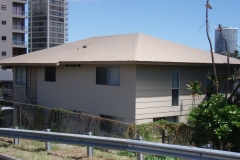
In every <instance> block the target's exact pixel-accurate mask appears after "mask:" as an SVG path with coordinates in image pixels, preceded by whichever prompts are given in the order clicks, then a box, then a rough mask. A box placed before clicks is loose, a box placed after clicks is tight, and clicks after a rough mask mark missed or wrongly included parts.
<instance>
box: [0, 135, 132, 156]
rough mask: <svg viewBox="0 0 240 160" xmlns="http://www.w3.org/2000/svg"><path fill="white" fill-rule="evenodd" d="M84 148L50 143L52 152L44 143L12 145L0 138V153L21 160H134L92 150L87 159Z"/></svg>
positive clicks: (112, 151)
mask: <svg viewBox="0 0 240 160" xmlns="http://www.w3.org/2000/svg"><path fill="white" fill-rule="evenodd" d="M86 151H87V149H86V147H81V146H76V145H67V144H58V143H52V150H51V151H46V150H45V142H40V141H34V140H25V139H20V140H19V145H14V144H13V138H5V137H0V153H4V154H7V155H10V156H14V157H16V158H20V159H23V160H76V159H82V160H90V159H91V160H135V159H136V158H130V157H126V156H120V155H118V154H117V151H114V150H106V151H103V150H99V149H95V150H94V157H93V158H87V153H86Z"/></svg>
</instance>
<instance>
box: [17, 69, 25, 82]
mask: <svg viewBox="0 0 240 160" xmlns="http://www.w3.org/2000/svg"><path fill="white" fill-rule="evenodd" d="M26 76H27V72H26V67H16V84H20V85H25V84H26Z"/></svg>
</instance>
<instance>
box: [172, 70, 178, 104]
mask: <svg viewBox="0 0 240 160" xmlns="http://www.w3.org/2000/svg"><path fill="white" fill-rule="evenodd" d="M178 105H179V69H178V68H173V69H172V106H178Z"/></svg>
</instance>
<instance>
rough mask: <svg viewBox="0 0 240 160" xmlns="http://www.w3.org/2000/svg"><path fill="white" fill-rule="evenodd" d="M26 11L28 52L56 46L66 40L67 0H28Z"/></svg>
mask: <svg viewBox="0 0 240 160" xmlns="http://www.w3.org/2000/svg"><path fill="white" fill-rule="evenodd" d="M28 11H29V19H28V27H29V29H28V31H29V33H28V52H34V51H37V50H41V49H45V48H50V47H54V46H58V45H61V44H63V43H65V41H67V36H68V28H67V26H68V1H67V0H29V3H28Z"/></svg>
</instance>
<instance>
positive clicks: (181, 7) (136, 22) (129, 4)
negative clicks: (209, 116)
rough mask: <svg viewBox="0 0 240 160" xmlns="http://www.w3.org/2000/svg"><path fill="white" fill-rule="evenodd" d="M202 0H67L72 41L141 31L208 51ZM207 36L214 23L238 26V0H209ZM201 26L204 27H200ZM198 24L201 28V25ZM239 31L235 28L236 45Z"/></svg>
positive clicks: (239, 3) (239, 0) (239, 36)
mask: <svg viewBox="0 0 240 160" xmlns="http://www.w3.org/2000/svg"><path fill="white" fill-rule="evenodd" d="M205 3H206V0H69V36H68V42H73V41H77V40H81V39H85V38H89V37H93V36H107V35H117V34H129V33H144V34H147V35H150V36H154V37H158V38H161V39H165V40H169V41H172V42H176V43H179V44H183V45H187V46H191V47H194V48H198V49H202V50H206V51H209V50H210V48H209V43H208V40H207V36H206V28H205V12H206V8H205ZM210 4H211V5H212V7H213V9H212V10H210V11H209V23H210V28H209V29H210V30H209V31H210V36H211V40H212V43H213V47H214V30H215V29H214V28H215V27H217V26H218V24H222V26H232V27H235V28H240V8H239V7H240V0H210ZM203 25H204V26H203ZM201 27H202V28H201ZM239 38H240V31H238V45H239V44H240V43H239V41H240V40H239Z"/></svg>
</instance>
